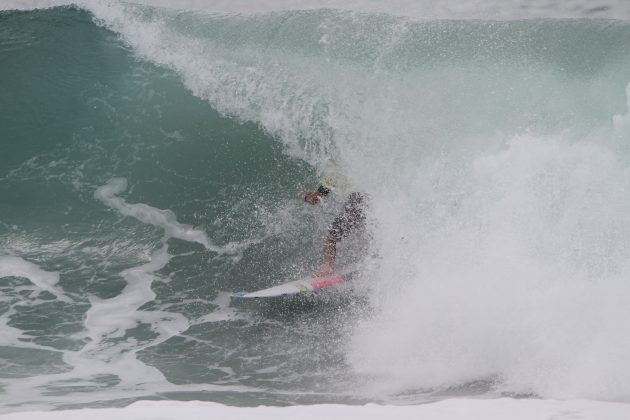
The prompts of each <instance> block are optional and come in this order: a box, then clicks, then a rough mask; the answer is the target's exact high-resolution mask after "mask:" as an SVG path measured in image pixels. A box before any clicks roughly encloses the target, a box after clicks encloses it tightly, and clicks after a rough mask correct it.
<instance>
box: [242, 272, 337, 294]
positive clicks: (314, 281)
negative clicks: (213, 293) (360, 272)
mask: <svg viewBox="0 0 630 420" xmlns="http://www.w3.org/2000/svg"><path fill="white" fill-rule="evenodd" d="M344 280H345V276H344V275H342V274H339V273H333V274H330V275H328V276H325V277H306V278H304V279H302V280H294V281H290V282H287V283H284V284H280V285H278V286H273V287H270V288H268V289H262V290H257V291H255V292H249V293H248V292H238V293H234V294H232V297H233V298H236V299H256V298H271V297H279V296H289V295H296V294H298V293H306V292H312V291H314V290H319V289H325V288H327V287H330V286H334V285H335V284H339V283H341V282H343V281H344Z"/></svg>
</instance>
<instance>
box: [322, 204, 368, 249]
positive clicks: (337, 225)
mask: <svg viewBox="0 0 630 420" xmlns="http://www.w3.org/2000/svg"><path fill="white" fill-rule="evenodd" d="M364 210H365V197H364V196H363V195H362V194H361V193H358V192H353V193H352V194H350V195H349V196H348V198H347V199H346V202H345V204H344V205H343V211H342V212H341V213H340V214H339V215H338V216H337V217H336V218H335V220H333V222H332V224H331V226H330V228H329V229H328V233H329V234H330V236H331V237H332V238H333V240H334V241H335V242H339V241H340V240H342V239H343V238H345V237H346V236H348V235H349V234H350V233H352V232H355V231H357V230H361V229H364V228H365V211H364Z"/></svg>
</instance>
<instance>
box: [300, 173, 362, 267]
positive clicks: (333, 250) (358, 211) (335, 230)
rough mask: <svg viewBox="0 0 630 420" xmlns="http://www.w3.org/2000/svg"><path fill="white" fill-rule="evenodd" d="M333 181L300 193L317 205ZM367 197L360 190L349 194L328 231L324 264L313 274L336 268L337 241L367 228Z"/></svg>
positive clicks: (310, 202) (327, 181)
mask: <svg viewBox="0 0 630 420" xmlns="http://www.w3.org/2000/svg"><path fill="white" fill-rule="evenodd" d="M332 189H333V183H332V182H331V181H330V180H326V181H324V182H322V183H321V184H320V185H319V187H318V188H317V190H315V191H306V190H305V191H302V192H301V193H300V194H299V195H300V197H301V198H303V199H304V201H305V202H307V203H309V204H312V205H315V204H318V203H319V202H321V201H322V198H324V197H326V196H327V195H328V194H330V192H331V190H332ZM364 207H365V197H364V195H363V194H361V193H359V192H356V191H355V192H352V193H350V194H348V195H347V198H346V201H345V203H344V205H343V210H342V211H341V213H339V214H338V215H337V217H335V219H334V220H333V222H332V224H331V225H330V227H329V228H328V232H327V233H326V239H325V241H324V264H322V266H321V267H319V268H318V269H317V270H315V272H313V276H315V277H323V276H327V275H329V274H331V273H332V272H333V270H334V269H335V258H336V256H337V242H339V241H341V240H342V239H344V238H345V237H347V236H348V235H350V233H352V232H355V231H357V230H360V229H364V228H365V213H364Z"/></svg>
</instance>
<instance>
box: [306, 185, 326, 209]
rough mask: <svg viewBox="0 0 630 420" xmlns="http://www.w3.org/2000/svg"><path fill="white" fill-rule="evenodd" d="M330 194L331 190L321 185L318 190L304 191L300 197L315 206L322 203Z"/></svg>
mask: <svg viewBox="0 0 630 420" xmlns="http://www.w3.org/2000/svg"><path fill="white" fill-rule="evenodd" d="M329 192H330V189H329V188H327V187H324V186H323V185H320V186H319V187H318V188H317V190H315V191H307V190H304V191H302V192H301V193H300V194H299V196H300V198H302V199H303V200H304V201H306V202H307V203H309V204H313V205H314V204H317V203H319V202H320V201H322V198H323V197H326V196H327V195H328V193H329Z"/></svg>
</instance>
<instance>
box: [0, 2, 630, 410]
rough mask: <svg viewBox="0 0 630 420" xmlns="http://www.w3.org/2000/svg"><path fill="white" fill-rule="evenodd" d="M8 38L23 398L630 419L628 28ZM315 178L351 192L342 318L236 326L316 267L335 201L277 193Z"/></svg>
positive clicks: (244, 28) (250, 19)
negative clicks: (242, 300) (492, 410)
mask: <svg viewBox="0 0 630 420" xmlns="http://www.w3.org/2000/svg"><path fill="white" fill-rule="evenodd" d="M0 18H2V19H3V21H4V22H5V23H7V24H6V25H3V26H4V27H5V28H6V29H4V30H3V31H4V35H3V39H5V40H9V41H6V42H5V43H4V44H3V45H2V49H0V57H6V58H5V60H7V61H6V62H11V63H14V64H13V67H11V68H9V67H6V69H7V70H5V72H6V73H7V74H6V75H7V77H9V72H12V73H10V75H11V80H12V84H9V83H5V84H2V85H0V86H2V88H3V89H4V91H5V92H8V94H7V95H4V97H5V98H7V99H5V100H4V102H3V103H2V105H3V107H4V108H5V109H13V110H14V111H13V113H11V112H9V113H8V115H7V114H5V115H4V117H3V121H4V123H3V124H2V126H3V127H4V128H2V130H3V131H4V134H3V137H5V138H6V139H8V140H7V142H6V143H5V144H4V145H3V147H6V150H8V153H6V154H4V157H0V159H1V160H0V162H3V165H2V172H1V173H0V180H1V182H2V189H3V193H4V195H5V197H7V200H6V201H5V202H4V204H3V205H2V207H0V222H1V224H0V227H1V229H2V230H0V233H1V234H2V237H0V274H1V275H2V276H3V279H2V281H3V282H4V283H3V284H4V285H3V287H4V289H3V292H4V293H5V294H4V295H3V301H2V305H3V306H2V308H3V311H4V312H3V315H2V316H1V318H0V326H2V330H3V332H6V335H5V337H7V338H6V339H4V340H3V341H2V342H1V344H2V346H3V347H1V348H0V351H2V352H6V353H7V354H9V353H10V352H11V350H12V348H14V347H17V348H21V347H25V346H26V347H28V348H30V349H31V350H33V351H35V352H45V354H48V353H46V352H50V354H55V355H56V356H55V359H54V360H52V359H51V360H52V361H51V362H50V363H42V367H41V370H40V371H37V370H28V369H27V367H26V366H28V365H29V363H31V362H32V361H33V358H31V359H29V357H25V358H24V359H23V360H16V361H15V362H14V365H15V366H14V368H13V369H14V371H15V373H14V375H15V377H20V378H25V377H26V378H29V380H28V381H26V382H25V383H26V385H19V384H18V383H17V382H15V381H13V379H12V377H13V376H11V375H8V376H3V389H4V390H5V391H6V392H7V393H8V395H10V396H11V398H14V399H16V400H15V402H16V403H20V404H32V405H33V404H42V405H45V406H46V405H47V404H50V405H57V406H58V405H59V404H69V403H75V404H76V403H77V400H76V398H77V397H76V396H77V395H78V394H79V393H81V394H80V395H81V398H80V402H81V403H87V404H89V403H93V402H95V401H110V402H111V401H118V402H116V403H120V402H121V401H123V399H124V398H140V397H146V396H155V395H166V396H167V397H172V398H184V399H185V398H187V396H191V395H194V397H195V398H205V399H211V400H219V401H228V402H230V401H232V402H235V403H236V404H251V403H254V402H256V401H263V402H267V403H273V404H284V403H287V402H292V403H295V402H302V403H304V402H322V401H344V402H353V401H366V400H376V401H392V400H395V399H397V398H401V396H402V397H404V396H410V397H409V399H410V400H411V401H423V400H425V399H426V398H433V397H436V396H439V395H446V396H448V395H453V394H454V393H464V394H466V393H469V394H474V393H479V392H481V393H485V394H488V395H522V396H539V397H543V398H593V399H600V400H613V401H628V400H630V379H628V378H630V363H628V361H629V360H628V354H630V333H629V332H628V329H627V326H626V324H627V319H629V318H630V308H629V307H628V305H627V302H628V299H629V298H630V285H629V283H628V279H629V278H630V239H628V238H629V237H630V216H629V215H630V193H628V191H630V177H629V175H630V159H629V158H630V150H629V149H628V140H629V136H630V128H629V127H630V124H628V120H629V118H628V115H630V85H629V82H630V77H629V76H628V75H629V74H630V72H629V71H628V70H630V59H629V58H628V57H629V55H628V48H630V25H629V24H628V23H627V22H624V21H610V20H516V21H497V20H471V21H464V20H419V19H417V18H414V17H401V16H394V15H392V14H378V13H373V12H372V11H370V12H367V11H364V12H357V11H342V10H335V9H322V10H293V11H274V12H269V13H260V14H226V13H219V12H208V11H190V10H183V11H178V10H172V9H162V8H153V7H148V6H139V5H133V4H127V3H118V2H107V3H102V4H90V3H86V4H82V5H81V6H80V8H56V9H50V10H43V11H33V12H2V15H0ZM51 22H53V23H57V24H58V25H61V23H62V22H63V24H64V25H66V26H65V29H64V30H63V31H62V30H56V32H54V33H55V34H57V37H53V38H52V39H49V40H48V41H45V40H43V39H44V38H43V37H44V34H46V33H48V32H49V31H51V30H53V29H52V28H53V27H54V25H53V24H52V23H51ZM24 25H26V26H24ZM49 25H51V26H49ZM24 27H26V28H27V30H23V29H20V28H24ZM24 34H28V36H26V35H24ZM76 34H82V36H77V35H76ZM71 39H72V40H73V41H72V42H69V41H70V40H71ZM47 42H48V44H47ZM65 42H68V44H65ZM60 45H62V46H63V47H62V48H61V50H60V51H56V50H53V49H51V47H52V46H60ZM37 48H39V50H37ZM15 51H17V52H18V53H19V54H18V53H16V52H15ZM36 51H39V54H38V53H36ZM11 54H13V55H11ZM38 57H45V59H47V60H49V61H48V63H49V64H48V65H47V66H44V67H43V69H44V70H38V69H39V68H41V67H38V66H37V64H38V61H37V60H38ZM45 59H42V60H43V61H44V62H45ZM68 62H69V64H68ZM51 63H52V64H51ZM90 63H91V64H90ZM94 63H96V64H94ZM18 70H19V71H21V72H19V73H15V72H16V71H18ZM0 75H1V74H0ZM33 80H34V81H35V82H32V81H33ZM27 81H28V83H35V86H36V88H35V89H34V91H33V93H31V92H28V91H24V90H21V89H20V88H22V89H23V88H24V87H25V86H27V84H28V83H27ZM26 95H32V96H26ZM35 95H37V97H42V98H43V101H44V103H43V105H41V106H40V107H39V108H38V107H37V106H35V105H32V104H33V103H35V102H34V101H33V99H32V98H33V97H34V96H35ZM25 96H26V99H24V97H25ZM62 98H65V99H62ZM50 109H55V110H56V111H55V112H52V111H50ZM44 110H47V111H46V112H50V114H47V113H46V112H44ZM26 116H31V117H30V118H36V119H35V121H36V122H35V123H33V122H32V120H29V118H26ZM29 121H31V122H29ZM331 162H334V163H335V164H336V166H337V167H338V168H341V170H342V171H343V172H344V175H345V176H346V177H347V178H348V179H349V180H350V181H351V182H352V183H353V185H354V186H355V189H356V190H359V191H363V192H366V193H368V194H369V196H370V208H369V235H368V237H369V238H370V240H369V244H367V247H368V248H369V249H367V250H365V249H363V251H362V252H361V254H362V255H361V256H362V258H363V259H362V265H363V266H364V267H365V268H364V270H363V272H362V273H361V277H360V279H359V280H358V281H356V283H357V284H355V285H353V288H354V294H355V295H357V296H360V299H359V300H354V299H350V301H348V302H345V301H344V302H341V303H340V302H338V301H335V302H333V303H330V302H328V303H323V304H321V302H320V304H317V305H315V306H314V307H311V309H308V310H304V308H302V309H300V310H297V309H296V308H293V309H291V310H289V311H288V312H287V311H286V308H284V309H282V308H280V309H277V308H266V309H263V311H262V312H260V311H257V310H254V309H242V308H234V307H230V306H229V299H228V298H227V294H228V293H229V292H233V291H238V290H253V289H258V288H263V287H267V286H270V285H272V284H276V283H277V282H278V281H280V280H282V279H287V278H290V277H292V276H300V275H304V274H307V273H308V272H309V271H310V270H312V269H313V267H315V266H316V265H317V264H318V263H319V262H320V258H321V256H320V254H321V238H322V235H323V232H324V231H325V229H326V226H327V224H328V223H329V221H330V220H331V218H332V217H334V215H335V212H336V211H337V209H338V205H339V204H340V203H335V202H334V201H333V202H330V203H327V204H326V205H325V206H323V207H322V208H321V209H320V208H317V209H313V208H306V207H305V206H303V205H301V204H302V203H300V202H299V200H297V199H295V194H296V192H298V191H299V190H300V189H302V188H308V187H310V188H312V187H313V186H314V185H316V183H317V180H318V176H319V175H321V174H325V173H326V170H327V168H329V167H330V164H331ZM35 203H37V204H39V205H38V206H35V205H34V204H35ZM357 241H358V242H359V243H360V242H361V241H362V239H358V240H356V239H355V240H354V242H353V239H350V240H349V241H348V243H350V244H354V245H356V242H357ZM365 247H366V245H365V244H363V248H365ZM357 248H361V246H358V247H357ZM353 251H354V249H353V246H352V245H348V244H346V246H345V247H341V249H340V253H341V258H342V260H343V258H345V257H349V258H352V257H354V255H352V254H353ZM56 276H59V277H58V279H57V277H56ZM7 279H9V280H7ZM361 299H362V300H361ZM25 302H26V303H25ZM23 305H26V306H28V307H31V308H33V310H34V311H35V313H33V312H31V311H30V310H27V309H25V308H24V307H23ZM64 313H65V314H67V315H64ZM110 313H111V314H114V313H115V314H117V315H116V316H113V317H109V316H107V315H108V314H110ZM37 317H49V318H50V319H51V320H52V322H51V323H50V325H47V326H46V328H42V327H41V326H37V323H36V322H34V319H36V318H37ZM53 325H57V326H59V325H61V326H63V327H53ZM51 328H52V330H51ZM25 343H28V344H25ZM11 357H13V356H11ZM48 375H49V376H48ZM42 389H43V390H44V391H42ZM82 389H83V391H82ZM131 390H133V392H131V393H130V391H131ZM84 391H85V392H84ZM126 393H127V394H126ZM125 394H126V395H125ZM200 395H202V396H201V397H200ZM18 396H20V397H19V398H18Z"/></svg>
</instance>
